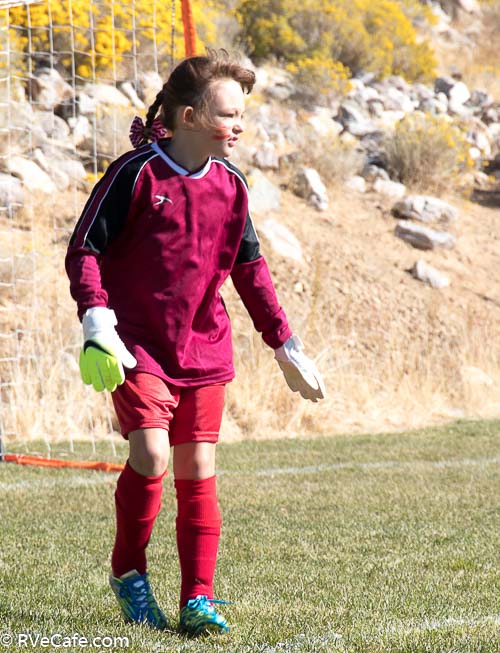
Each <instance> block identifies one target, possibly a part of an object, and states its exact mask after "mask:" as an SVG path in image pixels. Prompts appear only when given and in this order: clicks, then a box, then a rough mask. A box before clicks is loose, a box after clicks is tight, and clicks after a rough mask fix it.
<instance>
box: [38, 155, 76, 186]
mask: <svg viewBox="0 0 500 653" xmlns="http://www.w3.org/2000/svg"><path fill="white" fill-rule="evenodd" d="M33 161H34V162H35V163H36V164H37V165H38V166H40V168H41V169H42V170H43V171H44V172H46V173H47V174H48V175H49V177H50V178H51V179H52V181H53V182H54V183H55V185H56V186H57V190H58V191H63V190H66V189H67V188H69V185H70V181H69V177H68V175H67V174H66V173H65V172H63V171H62V170H59V168H58V167H57V165H55V164H54V161H51V164H49V162H48V160H47V158H46V156H45V154H44V153H43V151H42V150H41V149H40V148H39V147H37V148H36V149H35V150H34V152H33Z"/></svg>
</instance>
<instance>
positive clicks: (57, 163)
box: [51, 153, 87, 185]
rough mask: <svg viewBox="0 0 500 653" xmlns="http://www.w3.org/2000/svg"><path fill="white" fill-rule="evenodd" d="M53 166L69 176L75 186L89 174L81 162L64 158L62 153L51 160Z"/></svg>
mask: <svg viewBox="0 0 500 653" xmlns="http://www.w3.org/2000/svg"><path fill="white" fill-rule="evenodd" d="M51 165H52V166H53V167H54V168H57V169H58V170H59V171H60V172H62V173H64V174H65V175H67V176H68V178H69V180H70V182H72V183H74V184H77V185H78V184H79V183H80V182H82V181H84V179H86V177H87V172H86V170H85V168H84V167H83V164H82V163H81V161H77V160H76V159H70V158H67V157H64V156H63V155H62V153H61V154H60V155H59V156H58V157H57V158H54V159H53V160H51Z"/></svg>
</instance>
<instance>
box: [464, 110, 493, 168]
mask: <svg viewBox="0 0 500 653" xmlns="http://www.w3.org/2000/svg"><path fill="white" fill-rule="evenodd" d="M466 140H467V142H468V143H470V144H471V145H472V146H473V147H476V148H477V149H478V150H479V151H480V153H481V156H483V157H485V158H486V159H489V158H490V157H491V154H492V149H493V137H492V135H491V133H490V130H489V129H488V127H487V126H486V125H485V124H484V122H482V121H481V120H479V118H475V117H472V118H469V119H468V120H467V134H466Z"/></svg>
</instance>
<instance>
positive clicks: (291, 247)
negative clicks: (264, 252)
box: [258, 218, 303, 263]
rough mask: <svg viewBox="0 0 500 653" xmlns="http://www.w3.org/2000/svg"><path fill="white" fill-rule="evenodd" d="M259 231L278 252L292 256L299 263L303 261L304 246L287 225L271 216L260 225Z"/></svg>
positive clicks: (288, 256)
mask: <svg viewBox="0 0 500 653" xmlns="http://www.w3.org/2000/svg"><path fill="white" fill-rule="evenodd" d="M258 231H259V233H262V234H263V235H264V236H265V237H266V238H267V239H268V240H269V242H270V244H271V247H272V248H273V250H274V251H275V252H276V253H277V254H279V255H280V256H285V257H286V258H292V259H293V260H294V261H297V262H298V263H303V255H302V247H301V245H300V243H299V241H298V240H297V238H296V237H295V236H294V235H293V234H292V232H291V231H290V230H289V229H288V228H287V227H285V225H283V224H281V223H280V222H278V221H277V220H274V219H272V218H269V219H268V220H265V221H264V222H262V223H261V224H260V225H259V229H258Z"/></svg>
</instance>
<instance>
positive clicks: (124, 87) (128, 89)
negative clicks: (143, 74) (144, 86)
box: [120, 82, 146, 111]
mask: <svg viewBox="0 0 500 653" xmlns="http://www.w3.org/2000/svg"><path fill="white" fill-rule="evenodd" d="M120 90H121V92H122V93H123V94H124V95H125V96H126V97H128V99H129V100H130V102H131V103H132V106H133V107H135V108H136V109H139V110H141V111H143V110H144V109H145V108H146V105H145V104H144V102H143V101H142V100H141V98H140V97H139V96H138V95H137V91H136V90H135V88H134V87H133V85H132V84H131V83H130V82H123V83H122V84H120Z"/></svg>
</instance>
